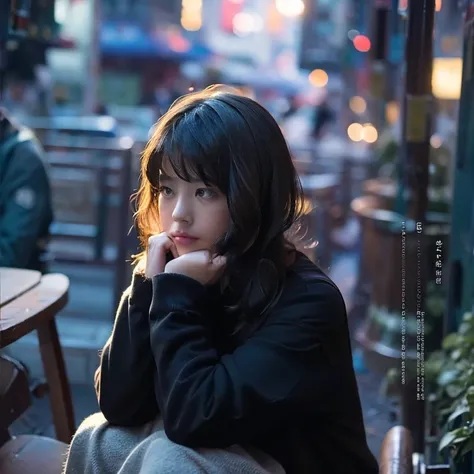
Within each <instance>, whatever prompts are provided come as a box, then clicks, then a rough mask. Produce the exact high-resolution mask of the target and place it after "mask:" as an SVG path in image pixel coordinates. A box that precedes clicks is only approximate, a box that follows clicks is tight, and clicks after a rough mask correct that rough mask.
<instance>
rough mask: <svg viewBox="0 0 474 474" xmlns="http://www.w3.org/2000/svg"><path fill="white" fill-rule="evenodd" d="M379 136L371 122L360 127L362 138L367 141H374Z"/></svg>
mask: <svg viewBox="0 0 474 474" xmlns="http://www.w3.org/2000/svg"><path fill="white" fill-rule="evenodd" d="M378 138H379V134H378V132H377V129H376V128H375V127H374V126H373V125H372V124H371V123H366V124H364V126H363V129H362V139H363V140H364V141H366V142H367V143H375V142H376V141H377V139H378Z"/></svg>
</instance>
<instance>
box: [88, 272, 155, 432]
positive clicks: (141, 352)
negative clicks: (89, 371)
mask: <svg viewBox="0 0 474 474" xmlns="http://www.w3.org/2000/svg"><path fill="white" fill-rule="evenodd" d="M150 302H151V282H150V280H145V279H144V278H143V277H142V276H140V275H138V274H136V273H135V274H134V276H133V280H132V285H131V286H130V287H129V288H128V289H127V290H126V291H125V293H124V295H123V297H122V300H121V302H120V305H119V308H118V310H117V315H116V318H115V323H114V327H113V330H112V335H111V336H110V338H109V340H108V341H107V343H106V344H105V346H104V348H103V350H102V354H101V360H100V366H99V368H98V369H97V371H96V373H95V389H96V393H97V399H98V402H99V407H100V410H101V411H102V413H103V414H104V416H105V418H106V419H107V420H108V421H109V422H110V423H111V424H115V425H120V426H139V425H143V424H144V423H146V422H148V421H151V420H153V419H154V418H155V417H156V416H157V415H158V405H157V402H156V397H155V389H154V380H153V376H154V374H155V373H156V368H155V362H154V360H153V356H152V352H151V348H150V330H149V320H148V311H149V308H150Z"/></svg>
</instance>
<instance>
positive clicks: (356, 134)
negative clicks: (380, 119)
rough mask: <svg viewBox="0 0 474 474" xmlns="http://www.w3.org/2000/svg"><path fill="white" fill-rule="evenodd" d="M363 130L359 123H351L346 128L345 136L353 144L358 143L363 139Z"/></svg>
mask: <svg viewBox="0 0 474 474" xmlns="http://www.w3.org/2000/svg"><path fill="white" fill-rule="evenodd" d="M363 131H364V128H363V127H362V125H361V124H360V123H351V124H350V125H349V127H347V135H348V136H349V138H350V139H351V140H352V141H353V142H360V141H361V140H362V138H363Z"/></svg>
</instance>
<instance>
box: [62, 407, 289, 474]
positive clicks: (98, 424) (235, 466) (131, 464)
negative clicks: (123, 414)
mask: <svg viewBox="0 0 474 474" xmlns="http://www.w3.org/2000/svg"><path fill="white" fill-rule="evenodd" d="M63 472H64V474H285V471H284V470H283V468H282V467H281V465H280V464H279V463H278V462H276V461H275V460H274V459H273V458H271V457H270V456H268V455H267V454H265V453H263V452H261V451H260V450H257V449H255V448H251V447H248V446H246V447H245V448H244V447H243V446H240V445H233V446H230V447H228V448H226V449H207V448H200V449H191V448H187V447H185V446H181V445H179V444H176V443H173V442H172V441H170V440H169V439H168V438H167V437H166V434H165V432H164V429H163V423H162V421H161V419H158V420H156V421H155V422H151V423H147V424H146V425H143V426H141V427H139V428H121V427H117V426H111V425H110V424H109V423H108V422H107V421H106V419H105V418H104V416H103V415H102V413H96V414H94V415H91V416H90V417H88V418H86V419H85V420H84V421H83V422H82V424H81V425H80V426H79V428H78V430H77V432H76V434H75V435H74V438H73V440H72V443H71V446H70V448H69V453H68V457H67V461H66V464H65V468H64V471H63Z"/></svg>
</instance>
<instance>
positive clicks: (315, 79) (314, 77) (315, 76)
mask: <svg viewBox="0 0 474 474" xmlns="http://www.w3.org/2000/svg"><path fill="white" fill-rule="evenodd" d="M309 82H310V83H311V85H312V86H314V87H326V86H327V83H328V82H329V76H328V73H327V72H326V71H323V70H322V69H315V70H314V71H311V73H310V74H309Z"/></svg>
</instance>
